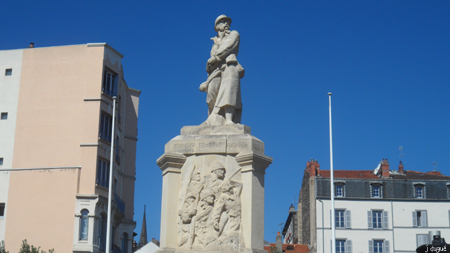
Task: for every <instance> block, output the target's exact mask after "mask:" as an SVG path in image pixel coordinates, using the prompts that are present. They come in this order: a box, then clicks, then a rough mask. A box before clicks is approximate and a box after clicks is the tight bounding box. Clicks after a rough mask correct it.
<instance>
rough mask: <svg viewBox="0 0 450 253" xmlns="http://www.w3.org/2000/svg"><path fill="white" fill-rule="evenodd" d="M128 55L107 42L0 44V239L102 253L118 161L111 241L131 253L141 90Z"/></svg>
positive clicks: (14, 245) (13, 244) (10, 244)
mask: <svg viewBox="0 0 450 253" xmlns="http://www.w3.org/2000/svg"><path fill="white" fill-rule="evenodd" d="M122 58H123V55H121V54H120V53H119V52H117V51H116V50H115V49H114V48H112V47H111V46H109V45H108V44H106V43H94V44H83V45H72V46H58V47H43V48H34V47H32V45H31V46H30V48H26V49H17V50H0V113H1V119H0V241H1V240H4V241H5V244H6V248H7V249H8V250H9V251H10V252H15V251H18V250H19V248H20V245H21V243H22V240H24V239H27V241H28V243H29V244H32V245H36V246H40V247H41V248H42V249H44V250H48V249H51V248H54V249H55V251H56V252H74V253H75V252H104V251H105V249H106V247H107V245H106V225H107V216H106V215H107V206H108V184H109V166H110V164H111V163H112V164H113V176H112V178H113V179H112V180H113V192H112V196H113V197H112V203H113V205H112V206H113V209H112V215H111V224H112V240H111V247H112V248H113V252H123V253H126V252H131V247H132V239H133V230H134V227H135V224H136V223H135V221H133V214H134V183H135V160H136V142H137V119H138V107H139V95H140V91H139V90H135V89H132V88H130V87H128V85H127V83H126V82H125V79H124V75H123V69H122V64H121V60H122ZM113 97H116V106H115V115H116V120H115V124H114V125H115V131H114V132H115V133H114V136H112V132H113V131H112V126H113V122H112V115H113V108H114V107H113ZM112 140H114V147H113V154H114V155H113V157H114V158H113V160H112V161H111V160H110V152H111V142H112Z"/></svg>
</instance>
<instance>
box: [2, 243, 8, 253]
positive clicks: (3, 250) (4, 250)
mask: <svg viewBox="0 0 450 253" xmlns="http://www.w3.org/2000/svg"><path fill="white" fill-rule="evenodd" d="M0 253H9V251H6V249H5V242H4V241H2V243H0Z"/></svg>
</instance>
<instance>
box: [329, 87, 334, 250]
mask: <svg viewBox="0 0 450 253" xmlns="http://www.w3.org/2000/svg"><path fill="white" fill-rule="evenodd" d="M328 104H329V116H330V196H331V237H332V239H331V253H333V252H335V251H336V224H335V211H334V172H333V133H332V127H331V92H328Z"/></svg>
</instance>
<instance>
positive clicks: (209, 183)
mask: <svg viewBox="0 0 450 253" xmlns="http://www.w3.org/2000/svg"><path fill="white" fill-rule="evenodd" d="M226 172H227V171H226V169H225V166H223V164H222V163H220V162H216V163H215V164H214V165H213V167H212V169H211V174H210V175H209V176H208V177H206V178H205V189H210V190H212V191H213V192H214V196H215V197H216V199H217V194H218V193H219V187H220V186H221V185H222V183H223V179H224V178H225V174H226Z"/></svg>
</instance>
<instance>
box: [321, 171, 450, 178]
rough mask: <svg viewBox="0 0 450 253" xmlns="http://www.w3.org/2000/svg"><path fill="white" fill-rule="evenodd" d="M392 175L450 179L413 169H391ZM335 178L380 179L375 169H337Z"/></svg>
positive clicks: (328, 175) (323, 173) (392, 176)
mask: <svg viewBox="0 0 450 253" xmlns="http://www.w3.org/2000/svg"><path fill="white" fill-rule="evenodd" d="M389 174H390V175H389V176H390V177H391V178H393V179H413V180H415V179H418V180H420V179H423V180H450V177H449V176H444V175H441V174H440V173H439V172H433V171H430V172H426V173H424V172H418V171H412V170H405V171H404V174H401V173H399V172H398V171H395V172H393V171H390V173H389ZM318 177H324V178H329V177H330V171H329V170H320V172H319V175H318ZM334 178H335V179H338V178H352V179H380V177H379V176H376V175H375V174H373V170H335V171H334Z"/></svg>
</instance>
